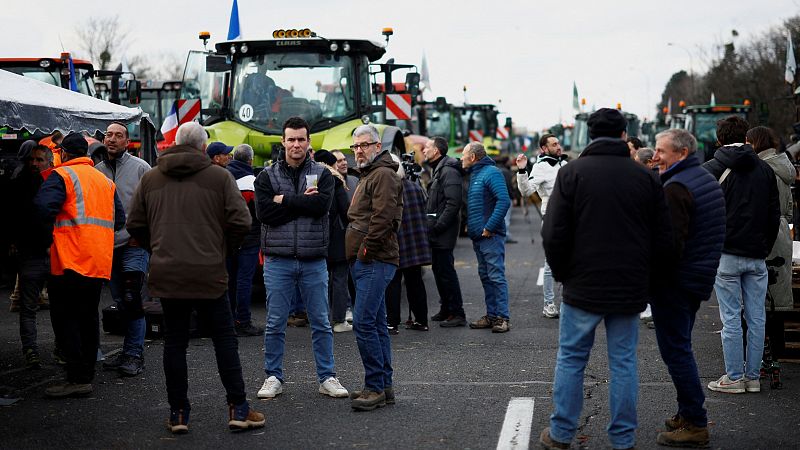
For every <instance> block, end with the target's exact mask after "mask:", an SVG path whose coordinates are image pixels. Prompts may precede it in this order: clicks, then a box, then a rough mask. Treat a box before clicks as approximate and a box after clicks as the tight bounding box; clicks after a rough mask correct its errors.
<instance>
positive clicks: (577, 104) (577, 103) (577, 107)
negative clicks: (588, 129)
mask: <svg viewBox="0 0 800 450" xmlns="http://www.w3.org/2000/svg"><path fill="white" fill-rule="evenodd" d="M572 109H574V110H575V111H580V110H581V102H580V100H578V85H577V84H575V82H574V81H573V82H572Z"/></svg>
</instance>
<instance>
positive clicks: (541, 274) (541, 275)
mask: <svg viewBox="0 0 800 450" xmlns="http://www.w3.org/2000/svg"><path fill="white" fill-rule="evenodd" d="M536 285H537V286H543V285H544V267H539V278H537V279H536Z"/></svg>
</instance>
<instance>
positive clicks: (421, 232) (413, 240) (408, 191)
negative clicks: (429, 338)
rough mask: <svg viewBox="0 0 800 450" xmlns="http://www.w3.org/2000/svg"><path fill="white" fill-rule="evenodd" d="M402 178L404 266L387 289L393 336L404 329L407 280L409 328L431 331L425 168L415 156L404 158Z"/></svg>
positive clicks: (399, 237) (400, 233)
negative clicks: (402, 283) (402, 300)
mask: <svg viewBox="0 0 800 450" xmlns="http://www.w3.org/2000/svg"><path fill="white" fill-rule="evenodd" d="M392 159H394V160H395V162H398V163H400V167H399V168H398V169H397V173H398V175H400V176H401V177H402V178H403V217H402V220H401V224H400V230H399V231H398V232H397V243H398V246H399V247H400V266H399V267H398V270H397V272H395V275H394V278H393V279H392V281H391V282H389V285H388V286H387V287H386V316H387V320H386V322H387V325H388V326H389V334H398V333H399V326H400V290H401V288H400V281H401V280H402V279H403V278H404V277H405V280H406V297H408V309H409V311H410V314H411V315H413V316H414V318H413V319H409V321H408V322H406V329H409V330H417V331H428V293H427V292H426V291H425V283H424V282H423V281H422V266H425V265H428V264H430V263H431V248H430V245H429V244H428V228H427V226H426V223H425V203H426V201H427V198H426V197H425V191H424V190H422V186H420V184H419V172H420V171H421V170H422V168H421V167H420V166H419V165H418V164H416V163H415V162H414V156H413V155H403V161H402V162H401V161H400V158H399V157H398V156H397V155H394V154H393V155H392Z"/></svg>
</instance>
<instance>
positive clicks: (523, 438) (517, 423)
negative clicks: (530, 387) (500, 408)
mask: <svg viewBox="0 0 800 450" xmlns="http://www.w3.org/2000/svg"><path fill="white" fill-rule="evenodd" d="M534 404H535V400H534V399H533V397H512V398H511V401H510V402H508V409H506V418H505V420H504V421H503V429H502V430H501V431H500V439H498V440H497V450H507V449H509V450H510V449H514V450H527V448H528V446H529V444H530V440H531V422H532V421H533V407H534Z"/></svg>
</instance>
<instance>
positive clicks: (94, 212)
mask: <svg viewBox="0 0 800 450" xmlns="http://www.w3.org/2000/svg"><path fill="white" fill-rule="evenodd" d="M88 149H89V146H88V144H87V142H86V139H84V137H83V135H81V134H80V133H73V134H70V135H68V136H67V137H65V138H64V140H63V141H61V144H60V145H59V147H58V151H59V153H60V154H61V165H60V166H58V167H56V168H55V169H54V170H53V173H52V174H51V175H50V176H49V177H48V178H47V180H46V181H45V182H44V184H42V187H41V189H40V190H39V193H38V194H37V195H36V198H35V199H34V203H35V205H36V206H35V207H36V209H37V212H38V214H39V217H40V218H41V219H42V221H43V222H44V223H46V224H48V225H52V226H53V236H52V239H53V244H52V245H51V246H50V275H51V278H50V283H49V285H48V287H49V293H50V317H51V320H52V322H53V331H55V334H56V343H57V344H58V347H59V349H60V350H61V352H62V355H63V357H64V359H65V360H66V361H67V378H66V381H64V382H61V383H58V384H56V385H54V386H51V387H49V388H47V390H46V391H45V394H46V395H47V396H48V397H69V396H80V395H88V394H90V393H91V392H92V380H93V379H94V366H95V358H96V356H97V347H98V344H99V334H98V327H99V320H98V314H97V306H98V304H99V303H100V292H101V289H102V287H103V282H104V281H106V280H108V279H109V278H110V277H111V261H112V256H113V253H114V230H120V229H122V228H123V227H124V226H125V211H124V210H123V208H122V202H121V201H120V200H119V196H118V195H117V193H116V186H115V185H114V183H113V182H112V181H111V180H109V179H108V178H107V177H106V176H105V175H103V174H102V173H100V172H99V171H97V170H96V169H95V168H94V163H92V160H91V159H90V158H89V157H88V156H87V151H88Z"/></svg>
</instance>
